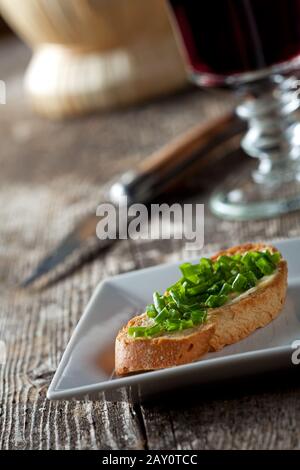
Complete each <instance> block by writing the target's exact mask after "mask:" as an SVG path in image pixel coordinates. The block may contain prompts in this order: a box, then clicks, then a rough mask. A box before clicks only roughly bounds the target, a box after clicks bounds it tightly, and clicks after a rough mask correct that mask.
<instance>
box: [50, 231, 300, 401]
mask: <svg viewBox="0 0 300 470" xmlns="http://www.w3.org/2000/svg"><path fill="white" fill-rule="evenodd" d="M274 245H275V246H277V247H278V249H279V250H280V251H281V252H282V254H283V256H284V257H285V258H286V259H287V261H288V268H289V279H288V295H287V300H286V303H285V306H284V309H283V312H282V313H281V315H280V316H279V317H278V318H277V319H276V320H274V321H273V322H272V323H270V325H268V326H267V327H265V328H262V329H260V330H257V331H256V332H255V333H253V334H252V335H251V336H249V337H248V338H246V339H244V340H243V341H240V342H239V343H236V344H234V345H232V346H227V347H226V348H224V349H223V350H222V351H220V352H217V353H209V354H207V355H206V356H205V357H204V358H203V359H202V360H199V361H197V362H194V363H192V364H186V365H182V366H177V367H172V368H169V369H163V370H159V371H154V372H145V373H142V374H135V375H131V376H128V377H122V378H115V377H114V374H113V364H114V353H113V351H114V340H115V337H116V334H117V332H118V330H119V329H120V327H121V326H122V325H123V324H124V323H126V322H127V321H128V319H129V318H131V317H132V316H134V315H135V314H138V313H141V312H143V311H144V308H145V305H146V304H148V303H150V302H151V299H152V293H153V292H154V291H155V290H158V291H160V292H163V291H164V290H165V289H166V288H167V286H169V285H171V284H172V283H174V282H175V281H176V280H177V279H178V277H179V269H178V266H179V264H181V263H173V264H165V265H160V266H156V267H152V268H148V269H142V270H139V271H134V272H129V273H127V274H121V275H119V276H116V277H114V278H111V279H108V280H106V281H104V282H101V283H100V284H99V286H98V287H97V289H96V291H95V292H94V294H93V296H92V298H91V300H90V302H89V304H88V306H87V307H86V309H85V312H84V314H83V316H82V318H81V320H80V321H79V323H78V325H77V327H76V329H75V331H74V333H73V335H72V338H71V340H70V342H69V344H68V346H67V348H66V351H65V353H64V355H63V357H62V359H61V362H60V364H59V367H58V369H57V371H56V373H55V376H54V378H53V380H52V383H51V385H50V387H49V390H48V398H49V399H51V400H58V399H69V398H75V397H76V398H79V397H82V396H84V395H90V394H92V395H93V394H95V393H98V392H101V391H104V390H116V389H120V388H121V387H124V386H125V387H129V386H131V387H133V389H137V390H138V392H139V393H142V395H143V394H152V393H154V392H160V391H163V390H166V389H170V388H176V387H178V386H180V385H182V384H196V383H207V382H210V381H213V380H219V379H223V378H224V379H225V378H230V377H238V376H242V375H246V374H249V373H256V372H262V371H267V370H272V369H277V368H280V367H287V366H290V365H291V356H292V352H293V349H292V343H293V342H294V341H295V340H300V239H293V240H285V241H280V242H278V243H276V242H275V243H274Z"/></svg>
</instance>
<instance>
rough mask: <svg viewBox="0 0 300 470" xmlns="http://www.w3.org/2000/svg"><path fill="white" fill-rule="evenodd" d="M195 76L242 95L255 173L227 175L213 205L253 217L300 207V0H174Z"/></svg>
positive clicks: (245, 143)
mask: <svg viewBox="0 0 300 470" xmlns="http://www.w3.org/2000/svg"><path fill="white" fill-rule="evenodd" d="M168 3H169V6H170V8H169V10H170V12H171V18H172V23H173V24H174V27H175V31H176V32H177V37H178V38H179V43H180V45H181V48H182V50H183V53H184V56H185V59H186V64H187V69H188V71H189V74H190V76H191V79H192V80H193V81H194V82H195V83H197V84H198V85H200V86H222V87H224V86H225V87H230V88H232V89H234V90H235V91H236V92H238V93H239V95H240V98H241V99H240V101H239V104H238V106H237V109H236V112H237V114H238V116H239V117H240V118H241V119H244V120H246V121H247V123H248V131H247V133H246V135H245V136H244V138H243V139H242V142H241V146H242V148H243V150H244V151H245V152H246V154H248V155H249V156H250V157H254V158H256V159H257V162H258V165H257V166H256V169H255V170H254V171H250V170H248V173H246V174H238V175H235V176H236V177H237V178H236V183H235V184H236V186H235V187H234V185H233V181H232V178H233V175H231V179H228V180H227V181H226V180H225V181H224V182H223V184H222V185H221V187H219V188H217V190H216V191H215V192H214V193H213V195H212V197H211V200H210V206H211V209H212V211H213V212H214V213H215V214H216V215H218V216H221V217H223V218H228V219H233V220H249V219H260V218H266V217H272V216H275V215H279V214H283V213H287V212H290V211H292V210H296V209H300V120H299V109H300V100H299V97H300V91H299V90H300V81H299V80H298V79H297V75H296V73H297V69H300V0H201V1H200V0H168Z"/></svg>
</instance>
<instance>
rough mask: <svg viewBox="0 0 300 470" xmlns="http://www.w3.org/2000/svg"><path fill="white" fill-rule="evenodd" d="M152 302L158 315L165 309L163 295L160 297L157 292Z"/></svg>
mask: <svg viewBox="0 0 300 470" xmlns="http://www.w3.org/2000/svg"><path fill="white" fill-rule="evenodd" d="M153 302H154V306H155V308H156V310H157V311H158V313H160V312H161V311H162V310H163V309H164V308H165V305H166V302H165V298H164V296H163V295H160V294H159V293H158V292H154V294H153Z"/></svg>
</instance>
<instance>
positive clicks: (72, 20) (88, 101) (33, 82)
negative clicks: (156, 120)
mask: <svg viewBox="0 0 300 470" xmlns="http://www.w3.org/2000/svg"><path fill="white" fill-rule="evenodd" d="M0 8H1V12H2V13H3V15H4V17H5V18H6V19H7V21H8V22H9V23H10V24H11V26H12V27H14V28H15V30H16V31H17V32H18V33H19V34H20V35H21V36H22V37H23V38H24V39H25V40H26V41H27V42H28V43H29V44H30V45H31V46H32V47H33V49H34V54H33V58H32V60H31V63H30V65H29V67H28V70H27V73H26V77H25V86H26V90H27V92H28V94H29V96H30V98H31V100H32V103H33V105H34V107H35V108H36V109H37V110H38V111H39V112H40V113H43V114H45V115H47V116H50V117H53V118H56V117H62V116H65V115H76V114H78V113H82V112H87V111H91V110H94V109H107V108H111V107H116V106H120V105H128V104H132V103H136V102H139V101H142V100H145V99H147V98H150V97H154V96H156V95H159V94H163V93H168V92H171V91H174V90H176V89H178V88H179V87H182V86H183V85H184V84H185V83H186V74H185V71H184V66H183V62H182V60H181V57H180V55H179V53H178V49H177V46H176V43H175V40H174V36H173V32H172V29H171V26H170V23H169V19H168V15H167V12H166V7H165V2H164V0H151V1H148V0H0Z"/></svg>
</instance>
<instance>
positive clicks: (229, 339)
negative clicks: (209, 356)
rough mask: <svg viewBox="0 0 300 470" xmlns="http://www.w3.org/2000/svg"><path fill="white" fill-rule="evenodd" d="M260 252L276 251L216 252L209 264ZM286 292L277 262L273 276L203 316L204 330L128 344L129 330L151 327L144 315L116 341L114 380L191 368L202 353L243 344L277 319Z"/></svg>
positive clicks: (283, 268)
mask: <svg viewBox="0 0 300 470" xmlns="http://www.w3.org/2000/svg"><path fill="white" fill-rule="evenodd" d="M265 249H268V250H270V251H271V252H275V251H277V250H276V248H274V247H272V246H270V245H264V244H261V243H257V244H253V243H248V244H244V245H239V246H236V247H233V248H230V249H228V250H224V251H220V252H218V253H216V254H215V255H214V256H212V258H211V259H212V260H216V259H217V258H218V257H219V256H221V255H229V256H230V255H233V254H238V253H245V252H247V251H262V250H265ZM286 288H287V263H286V261H284V260H280V262H279V264H278V267H277V269H276V271H275V273H274V274H272V275H271V276H269V277H266V278H263V279H262V281H261V282H259V284H258V285H257V286H255V287H254V288H252V289H249V290H248V291H246V292H245V293H243V294H242V295H240V296H238V297H236V298H235V299H233V300H232V301H230V302H228V303H227V304H225V305H224V306H222V307H219V308H215V309H211V310H209V315H208V319H207V321H206V322H205V324H203V325H201V326H198V327H196V328H190V329H187V330H183V331H180V332H174V333H168V334H162V335H160V336H157V337H153V338H132V337H131V336H129V335H128V328H129V327H131V326H146V325H148V324H151V322H152V320H151V319H149V318H148V316H147V314H146V313H143V314H142V315H139V316H137V317H134V318H133V319H132V320H130V321H129V322H128V324H127V325H126V326H125V327H124V328H123V329H122V330H121V331H120V332H119V334H118V336H117V338H116V344H115V371H116V374H117V375H125V374H129V373H133V372H141V371H149V370H155V369H162V368H166V367H172V366H176V365H180V364H185V363H188V362H193V361H196V360H198V359H200V358H201V357H202V356H204V355H205V354H206V353H207V352H208V351H217V350H219V349H222V348H223V347H224V346H226V345H229V344H233V343H236V342H237V341H240V340H241V339H243V338H246V337H247V336H248V335H250V334H251V333H252V332H254V331H255V330H256V329H258V328H261V327H264V326H266V325H267V324H268V323H270V322H271V321H272V320H273V319H274V318H276V317H277V315H278V314H279V313H280V311H281V309H282V306H283V303H284V300H285V295H286Z"/></svg>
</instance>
